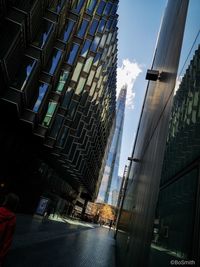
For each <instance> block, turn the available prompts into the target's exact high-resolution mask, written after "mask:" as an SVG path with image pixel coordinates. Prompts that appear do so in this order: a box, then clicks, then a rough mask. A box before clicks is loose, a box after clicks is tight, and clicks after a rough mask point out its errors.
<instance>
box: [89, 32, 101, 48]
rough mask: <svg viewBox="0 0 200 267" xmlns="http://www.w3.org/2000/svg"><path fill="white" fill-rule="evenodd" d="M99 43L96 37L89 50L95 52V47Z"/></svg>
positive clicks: (98, 38)
mask: <svg viewBox="0 0 200 267" xmlns="http://www.w3.org/2000/svg"><path fill="white" fill-rule="evenodd" d="M99 41H100V37H98V36H96V37H95V38H94V40H93V42H92V45H91V48H90V50H91V51H93V52H96V50H97V47H98V45H99Z"/></svg>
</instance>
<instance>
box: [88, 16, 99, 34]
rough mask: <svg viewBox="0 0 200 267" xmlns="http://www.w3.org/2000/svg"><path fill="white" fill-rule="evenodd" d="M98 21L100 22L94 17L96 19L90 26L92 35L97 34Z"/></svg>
mask: <svg viewBox="0 0 200 267" xmlns="http://www.w3.org/2000/svg"><path fill="white" fill-rule="evenodd" d="M98 23H99V21H98V20H96V19H94V20H93V21H92V24H91V26H90V30H89V33H90V34H91V35H94V34H95V31H96V29H97V26H98Z"/></svg>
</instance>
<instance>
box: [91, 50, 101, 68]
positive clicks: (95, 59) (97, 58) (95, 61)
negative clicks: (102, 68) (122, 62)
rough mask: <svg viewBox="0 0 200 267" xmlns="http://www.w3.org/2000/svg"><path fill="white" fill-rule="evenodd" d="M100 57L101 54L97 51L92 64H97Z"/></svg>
mask: <svg viewBox="0 0 200 267" xmlns="http://www.w3.org/2000/svg"><path fill="white" fill-rule="evenodd" d="M100 57H101V54H100V53H97V54H96V56H95V58H94V63H93V64H94V66H97V65H98V63H99V60H100Z"/></svg>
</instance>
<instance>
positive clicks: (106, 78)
mask: <svg viewBox="0 0 200 267" xmlns="http://www.w3.org/2000/svg"><path fill="white" fill-rule="evenodd" d="M117 7H118V1H115V0H114V1H112V0H111V1H102V0H92V1H91V0H88V1H84V0H79V1H77V0H76V1H67V0H62V1H58V0H53V1H47V0H43V1H39V0H35V1H3V0H2V1H1V2H0V27H1V30H0V32H1V33H0V34H1V40H2V41H1V44H0V46H1V48H0V50H1V56H0V68H1V69H0V80H1V84H2V86H1V89H0V100H1V121H2V123H3V124H4V126H5V127H4V130H3V131H2V130H1V139H0V145H1V147H2V153H3V154H4V160H3V164H2V165H4V168H3V169H2V174H1V178H2V179H3V180H5V185H6V186H8V189H9V188H12V189H14V190H15V189H16V191H17V192H18V191H19V194H21V195H22V191H23V190H29V189H28V188H27V187H28V185H29V183H28V182H27V181H26V182H25V184H26V186H25V188H24V189H22V188H19V186H18V185H17V184H18V182H19V181H18V179H19V180H20V179H22V181H23V182H24V180H25V179H28V178H25V177H24V178H19V177H21V176H29V177H30V176H34V175H33V174H34V172H39V173H40V176H44V177H45V179H46V177H49V178H48V179H50V180H52V177H54V178H53V182H51V183H52V186H51V187H54V189H53V190H55V191H57V190H56V189H55V188H56V186H55V184H56V185H57V187H59V188H60V189H59V190H58V191H59V194H61V191H62V189H63V188H64V187H63V186H61V184H62V183H63V185H64V184H65V183H66V187H68V188H69V187H70V188H73V190H74V191H75V192H74V193H73V195H74V194H75V195H76V194H77V195H80V194H81V195H82V196H83V198H86V199H92V198H94V196H95V194H96V192H97V191H98V188H97V182H98V175H99V170H100V167H101V161H102V158H103V155H104V150H105V147H106V144H107V139H108V136H109V133H110V125H112V121H113V118H114V114H115V94H116V66H117V20H118V15H117V14H116V12H117ZM8 32H9V34H8ZM18 155H19V157H21V160H20V164H19V163H18V159H17V157H18ZM28 159H29V160H28ZM34 161H37V164H35V163H33V162H34ZM31 162H32V165H34V166H29V167H27V170H26V175H25V172H24V171H25V169H26V166H28V165H31ZM27 164H28V165H27ZM11 165H13V166H14V168H15V170H16V174H14V173H12V170H10V166H11ZM23 166H24V167H23ZM52 173H53V174H52ZM17 176H18V178H17ZM11 177H12V178H11ZM56 177H57V178H56ZM29 179H30V181H32V179H35V178H29ZM60 181H62V183H60ZM33 183H34V182H33ZM42 183H44V184H47V183H46V182H42ZM23 184H24V183H23ZM36 184H37V186H36V187H37V188H38V187H39V188H41V187H42V185H41V184H40V179H39V178H37V183H36ZM53 184H54V185H53ZM22 187H23V185H22ZM39 191H40V190H39ZM68 191H70V190H68ZM62 194H64V192H62ZM36 195H37V194H36Z"/></svg>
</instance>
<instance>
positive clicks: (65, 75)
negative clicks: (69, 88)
mask: <svg viewBox="0 0 200 267" xmlns="http://www.w3.org/2000/svg"><path fill="white" fill-rule="evenodd" d="M68 76H69V71H67V70H63V71H62V72H61V75H60V78H59V82H58V84H57V86H56V92H58V93H61V92H62V91H63V88H64V86H65V83H66V81H67V79H68Z"/></svg>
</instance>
